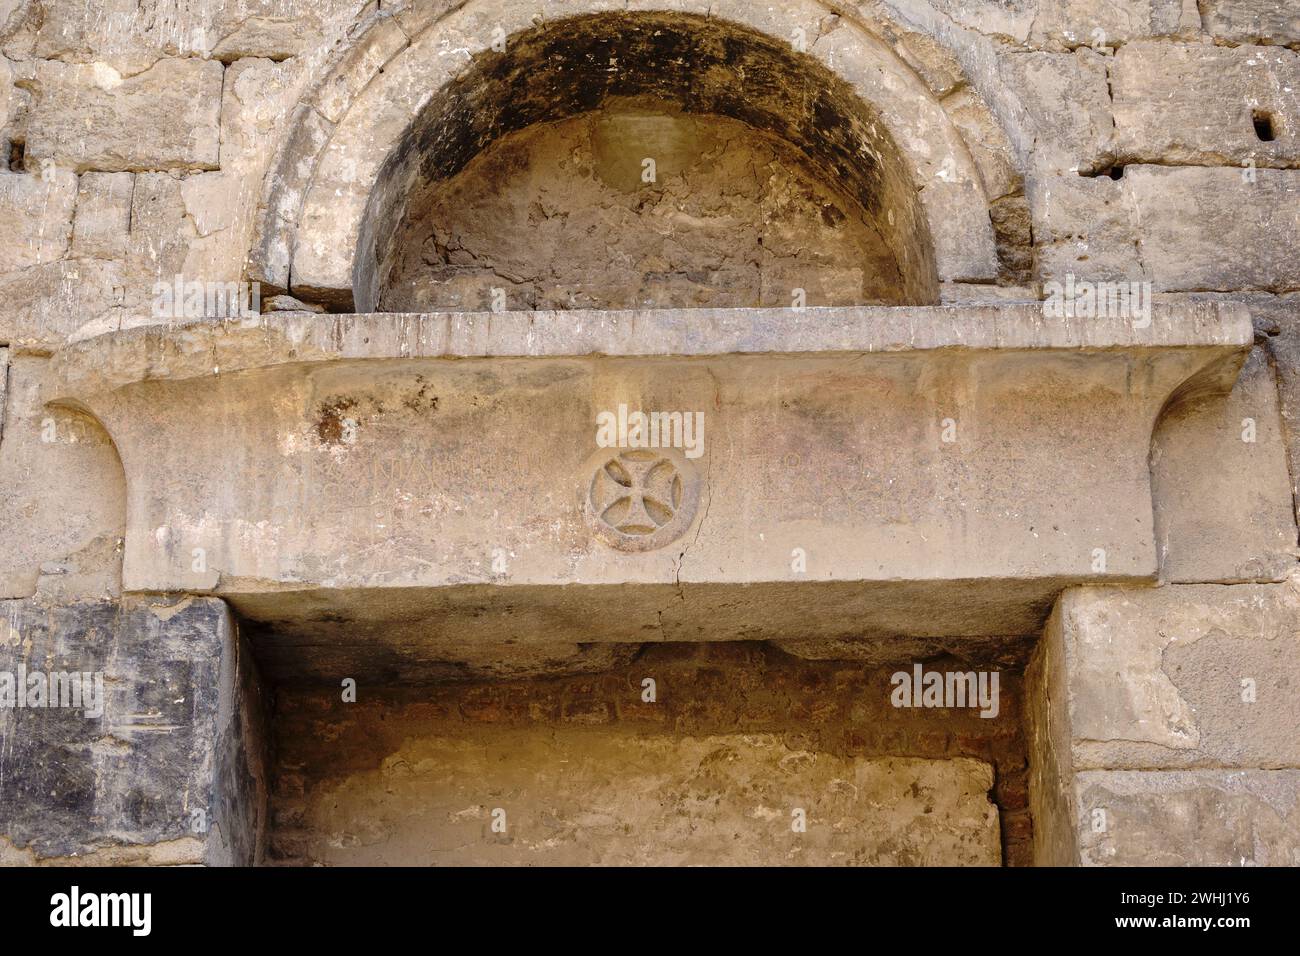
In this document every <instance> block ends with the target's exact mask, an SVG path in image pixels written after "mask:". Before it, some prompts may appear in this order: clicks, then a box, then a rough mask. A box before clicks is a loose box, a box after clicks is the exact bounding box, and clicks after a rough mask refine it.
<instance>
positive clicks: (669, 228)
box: [353, 12, 939, 311]
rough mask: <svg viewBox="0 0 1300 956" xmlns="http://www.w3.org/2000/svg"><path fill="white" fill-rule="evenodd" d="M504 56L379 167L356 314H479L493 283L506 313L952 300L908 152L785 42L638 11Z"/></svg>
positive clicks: (365, 229) (424, 118)
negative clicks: (943, 291)
mask: <svg viewBox="0 0 1300 956" xmlns="http://www.w3.org/2000/svg"><path fill="white" fill-rule="evenodd" d="M504 46H505V49H504V51H502V52H497V51H493V50H489V51H486V52H485V53H483V54H481V55H479V56H478V57H477V58H476V60H475V63H474V66H473V68H472V69H471V70H470V71H469V72H468V73H467V74H465V75H463V76H462V77H461V78H460V79H459V80H458V81H457V82H455V83H453V84H449V85H448V86H447V87H445V88H444V89H442V90H441V91H439V93H438V95H436V96H434V97H433V98H432V99H431V100H430V101H429V102H428V103H427V104H426V105H425V107H424V108H423V110H422V111H421V112H420V114H419V115H418V116H417V117H416V118H415V120H414V121H413V122H412V123H411V125H410V126H409V127H408V128H407V130H406V131H405V133H404V134H403V136H402V137H401V139H400V141H399V142H398V143H397V145H396V147H395V148H394V149H393V151H392V152H391V153H390V154H389V156H388V158H387V160H386V161H385V162H384V164H383V166H382V168H381V169H380V171H379V174H378V177H377V179H376V182H375V186H374V189H373V190H372V191H371V193H370V196H369V202H368V204H367V207H366V211H365V216H364V218H363V220H362V226H361V234H360V241H359V247H358V252H357V255H356V257H355V260H354V264H353V290H354V297H355V301H356V307H357V309H358V310H359V311H372V310H375V311H439V310H444V309H446V310H452V311H459V310H462V309H464V310H475V309H476V308H477V309H483V308H487V307H488V303H487V294H488V287H494V288H501V289H502V292H501V293H499V294H500V295H502V297H503V298H504V299H505V302H504V303H503V304H505V305H507V306H508V307H512V308H516V307H524V308H556V307H559V308H572V307H581V306H583V305H589V306H591V307H597V308H635V307H671V306H678V307H681V306H690V305H701V306H710V305H721V306H733V307H735V306H760V305H762V306H775V305H785V304H789V303H790V302H791V301H792V299H793V298H794V297H795V296H799V295H800V293H799V291H798V290H803V292H802V295H803V296H806V297H807V299H808V302H809V304H815V305H858V304H927V303H932V302H937V301H938V282H939V278H938V272H937V269H936V266H935V259H934V243H933V240H932V237H931V235H930V230H929V224H928V222H927V219H926V217H925V213H924V210H923V209H922V207H921V203H920V200H919V198H918V196H917V191H916V189H915V188H914V187H913V185H912V176H911V172H910V170H909V169H908V165H907V161H906V159H905V157H904V156H903V155H902V154H901V152H900V150H899V148H898V146H897V145H896V144H895V142H894V140H893V138H892V137H891V135H890V133H889V131H888V129H887V127H886V126H885V124H884V123H883V122H882V121H881V120H880V118H879V117H878V116H877V115H876V114H875V112H874V111H873V110H872V108H871V107H870V105H869V104H868V103H866V102H865V101H864V100H862V99H861V98H859V97H858V96H856V95H855V93H854V91H853V89H852V88H851V87H850V86H849V84H848V83H847V82H846V81H845V80H843V79H842V78H840V77H838V76H836V75H835V74H833V73H832V72H831V71H830V70H829V69H827V68H826V67H825V66H823V65H822V64H820V63H819V62H817V61H816V60H814V59H812V58H811V57H808V56H800V55H799V54H798V53H797V52H796V51H795V49H794V48H793V47H792V45H791V44H790V43H789V42H786V43H779V42H777V41H776V40H774V39H773V38H771V37H769V36H766V35H764V34H762V33H759V32H758V31H755V30H752V29H749V28H746V27H742V26H739V25H737V24H734V23H731V22H727V21H722V20H710V19H707V18H704V17H699V16H695V15H682V14H668V13H661V12H641V13H622V14H600V15H589V16H579V17H570V18H566V19H562V20H557V21H549V22H546V23H544V24H542V25H540V26H538V27H535V28H533V29H531V30H528V31H525V32H523V33H520V34H517V35H515V36H513V37H511V38H510V39H509V42H508V44H505V45H504ZM506 287H508V292H509V295H508V297H507V295H506V292H507V289H506Z"/></svg>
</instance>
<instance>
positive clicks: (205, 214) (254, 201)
mask: <svg viewBox="0 0 1300 956" xmlns="http://www.w3.org/2000/svg"><path fill="white" fill-rule="evenodd" d="M297 86H298V84H297V82H296V80H295V78H294V76H293V73H292V71H291V70H290V68H289V67H288V66H287V65H286V64H280V63H273V62H271V61H270V60H266V59H246V60H240V61H239V62H237V63H234V64H232V65H231V66H229V67H227V68H226V78H225V89H224V92H223V96H222V102H221V170H220V171H219V172H207V173H199V174H198V175H194V176H188V177H186V178H185V179H184V180H183V181H182V182H181V183H180V197H181V201H182V203H183V206H184V212H185V215H186V217H187V218H188V219H189V220H191V221H192V222H193V225H194V232H195V235H194V237H193V239H192V240H191V241H190V242H189V247H188V250H187V252H186V255H185V260H184V265H183V269H182V271H183V273H184V275H185V276H186V277H187V279H197V280H199V281H213V282H236V281H239V280H240V279H241V278H242V277H243V272H244V264H245V260H246V258H247V255H248V249H249V246H250V244H251V243H252V234H253V222H254V218H255V216H256V213H257V207H258V198H259V185H258V184H260V183H261V181H262V179H263V177H264V175H265V173H266V169H267V166H268V165H269V163H270V160H271V158H272V153H271V151H270V150H267V149H266V148H265V147H264V144H266V143H267V142H269V141H272V140H273V139H274V138H275V135H276V133H277V131H278V130H281V129H283V128H284V125H285V123H286V122H287V117H288V113H289V112H290V110H291V109H292V106H293V102H292V98H293V96H294V95H295V94H296V92H297Z"/></svg>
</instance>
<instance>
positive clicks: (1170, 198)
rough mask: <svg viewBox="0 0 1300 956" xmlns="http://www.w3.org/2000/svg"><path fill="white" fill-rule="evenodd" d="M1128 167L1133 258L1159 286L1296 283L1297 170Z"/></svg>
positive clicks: (1299, 270)
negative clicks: (1133, 228)
mask: <svg viewBox="0 0 1300 956" xmlns="http://www.w3.org/2000/svg"><path fill="white" fill-rule="evenodd" d="M1244 173H1245V171H1243V170H1240V169H1194V168H1174V167H1162V166H1128V167H1126V169H1125V173H1124V178H1123V180H1122V183H1123V187H1124V193H1125V196H1126V199H1127V202H1128V203H1129V208H1130V209H1131V210H1132V215H1133V217H1134V219H1135V221H1136V229H1137V231H1138V234H1139V255H1140V257H1141V260H1142V262H1143V264H1144V265H1145V266H1146V268H1147V269H1149V270H1150V273H1151V277H1152V279H1153V281H1154V282H1155V285H1156V288H1157V289H1158V290H1163V291H1193V290H1232V289H1265V290H1273V291H1283V290H1292V289H1297V288H1300V256H1297V255H1296V254H1295V250H1296V249H1297V248H1300V217H1297V216H1296V213H1295V211H1296V209H1297V207H1300V170H1292V169H1259V170H1256V171H1254V174H1253V179H1254V181H1253V182H1252V181H1249V178H1248V177H1247V176H1246V175H1244Z"/></svg>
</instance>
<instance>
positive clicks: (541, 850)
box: [295, 726, 1001, 866]
mask: <svg viewBox="0 0 1300 956" xmlns="http://www.w3.org/2000/svg"><path fill="white" fill-rule="evenodd" d="M610 768H614V769H613V770H612V771H611V769H610ZM992 785H993V771H992V767H991V766H990V765H989V764H987V763H982V762H980V761H977V760H972V759H970V758H959V759H953V760H923V759H915V758H905V757H877V758H871V757H858V756H848V757H843V756H837V755H834V754H830V753H826V752H817V751H808V750H801V749H798V748H797V747H792V746H790V745H789V744H787V743H786V742H784V741H783V740H782V738H781V737H780V736H779V735H774V734H761V733H760V734H746V735H739V734H735V735H713V736H705V737H695V738H681V737H676V736H666V735H659V736H627V735H625V734H619V733H609V732H597V731H594V730H591V731H586V732H582V731H577V732H575V731H572V730H570V731H569V732H567V733H564V732H559V733H557V732H556V731H555V730H554V729H551V728H541V729H517V730H515V729H508V728H494V727H460V726H458V727H456V728H455V733H453V734H446V735H441V736H420V737H416V738H414V739H411V740H409V741H408V743H407V744H406V745H405V746H404V747H403V748H402V749H401V750H399V751H398V752H396V753H393V754H391V755H389V756H388V757H387V758H386V759H385V760H384V761H383V764H382V766H379V767H376V768H374V769H373V770H362V771H359V772H357V773H355V774H345V773H340V774H339V775H338V776H337V777H335V778H333V779H329V780H325V781H321V782H320V783H318V784H316V785H314V786H312V787H311V788H310V789H309V790H308V791H307V792H306V794H305V799H304V800H303V801H302V802H303V804H304V805H303V806H302V807H301V809H300V810H299V811H298V815H297V817H296V819H297V820H298V822H299V823H300V826H301V827H302V831H303V835H304V839H303V840H302V841H301V842H300V843H299V845H298V846H296V847H295V849H296V850H297V851H298V852H300V853H302V854H303V856H304V857H306V858H307V859H309V860H312V861H315V862H322V863H347V864H351V865H368V864H370V865H373V864H389V865H392V864H421V865H428V864H430V863H435V864H457V863H478V864H482V863H491V864H496V865H521V864H528V865H538V864H543V865H545V864H562V865H631V864H637V865H645V864H650V865H662V866H690V865H713V866H717V865H740V864H768V865H836V864H839V865H859V866H890V865H893V866H898V865H919V866H924V865H936V864H944V865H950V866H951V865H967V866H997V865H999V863H1000V862H1001V849H1000V846H999V825H998V813H997V807H996V806H995V805H994V804H993V803H991V802H990V800H989V798H988V792H989V790H990V789H991V787H992ZM488 794H500V796H492V797H488ZM467 807H469V808H473V809H472V810H469V811H467V810H466V808H467ZM497 808H500V809H501V810H504V812H505V820H506V823H507V834H506V836H505V837H502V836H498V835H497V834H494V833H493V832H492V830H491V825H492V821H493V817H492V813H493V811H494V809H497ZM796 810H799V811H802V812H803V817H802V818H803V820H805V821H806V830H805V831H804V832H797V831H796V830H795V829H794V828H793V827H792V823H793V822H794V821H795V820H796V817H795V816H794V811H796ZM360 832H364V833H366V834H368V836H367V837H365V838H364V839H358V836H357V835H358V834H359V833H360Z"/></svg>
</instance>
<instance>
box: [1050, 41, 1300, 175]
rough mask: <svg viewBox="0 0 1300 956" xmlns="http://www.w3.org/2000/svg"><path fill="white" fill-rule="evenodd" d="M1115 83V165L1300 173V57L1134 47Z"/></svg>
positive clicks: (1255, 50) (1119, 65)
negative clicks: (1298, 169)
mask: <svg viewBox="0 0 1300 956" xmlns="http://www.w3.org/2000/svg"><path fill="white" fill-rule="evenodd" d="M1110 77H1111V87H1112V91H1113V94H1114V98H1115V107H1114V109H1115V145H1114V150H1115V153H1116V157H1117V158H1116V162H1119V163H1167V164H1186V165H1199V166H1216V165H1236V166H1242V165H1244V164H1246V163H1250V162H1253V163H1254V164H1255V165H1256V166H1296V165H1300V54H1297V53H1293V52H1291V51H1290V50H1281V49H1260V48H1259V47H1236V48H1226V47H1215V46H1205V45H1202V44H1197V45H1183V44H1170V43H1133V44H1129V45H1128V46H1125V47H1124V48H1123V49H1121V50H1119V52H1117V53H1116V54H1115V58H1114V63H1113V65H1112V66H1111V70H1110ZM1071 112H1072V111H1071ZM1258 124H1267V126H1266V127H1264V126H1261V127H1260V128H1259V129H1257V125H1258ZM1264 136H1267V137H1269V139H1267V140H1265V139H1263V138H1262V137H1264Z"/></svg>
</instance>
